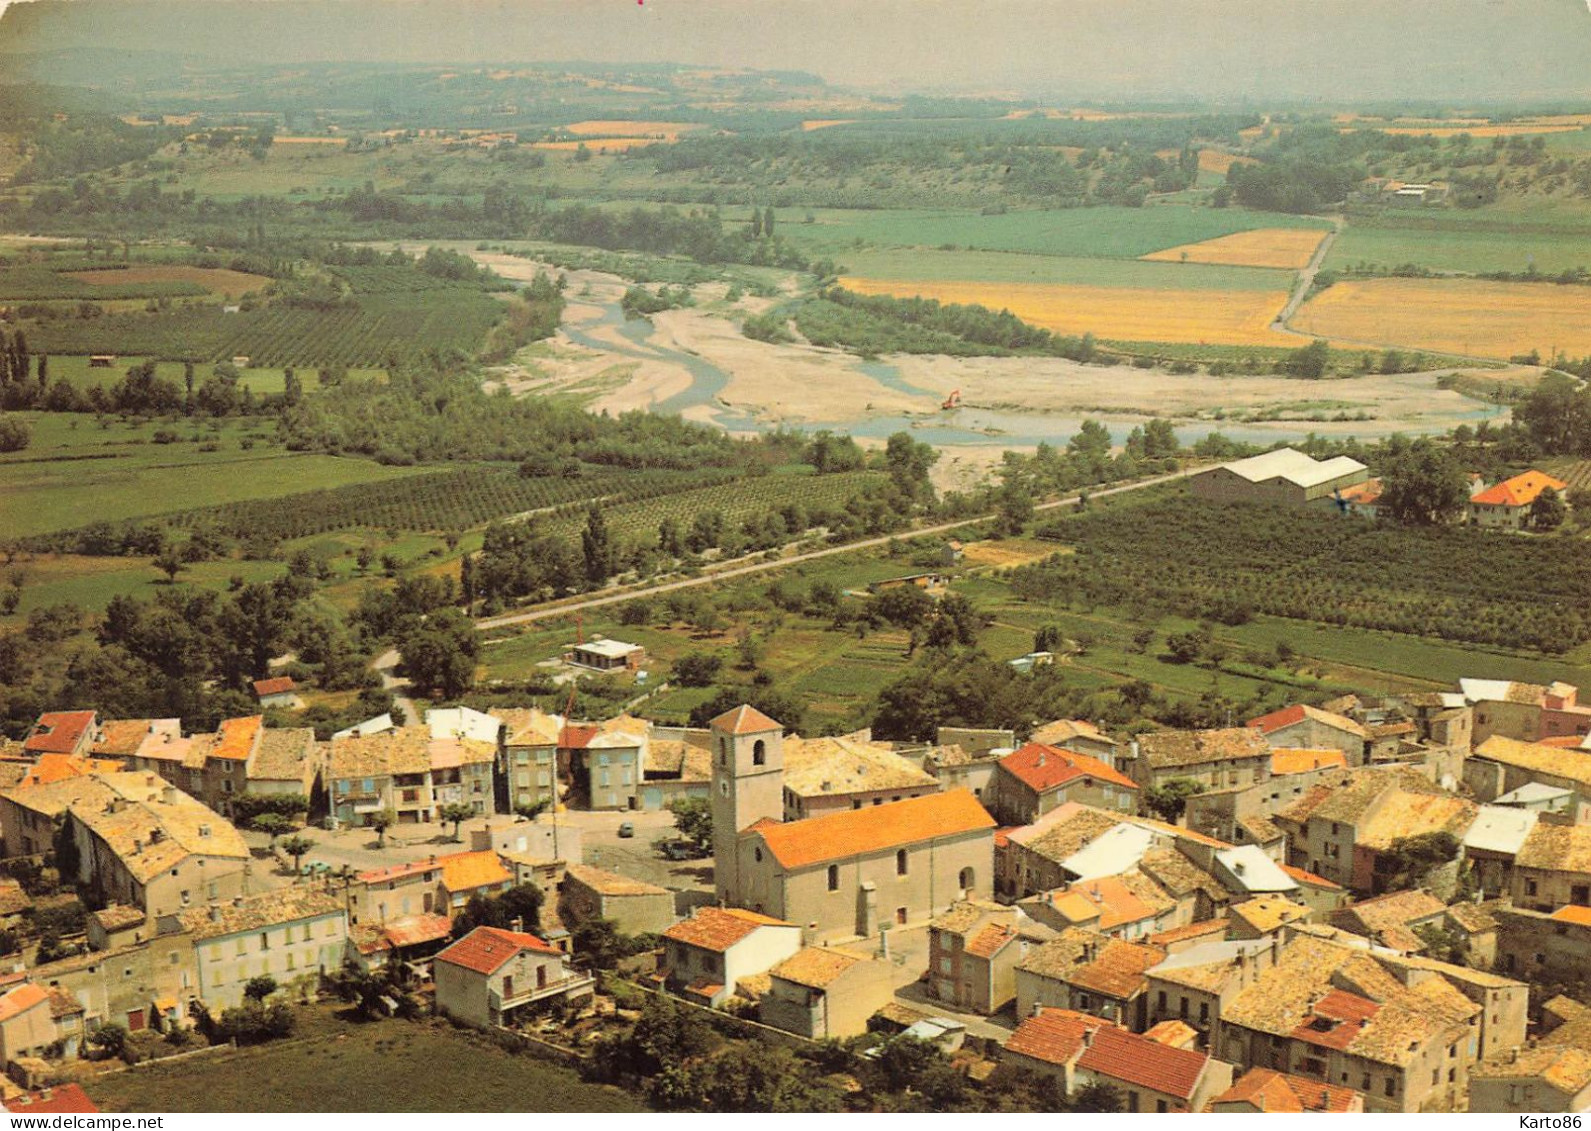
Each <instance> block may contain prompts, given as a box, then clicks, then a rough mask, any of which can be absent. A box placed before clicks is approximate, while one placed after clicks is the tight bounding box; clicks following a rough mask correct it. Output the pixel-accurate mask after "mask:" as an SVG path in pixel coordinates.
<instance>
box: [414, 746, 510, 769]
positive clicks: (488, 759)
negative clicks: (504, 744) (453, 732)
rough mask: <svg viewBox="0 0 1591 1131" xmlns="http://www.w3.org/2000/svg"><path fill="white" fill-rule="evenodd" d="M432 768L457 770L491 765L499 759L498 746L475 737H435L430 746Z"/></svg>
mask: <svg viewBox="0 0 1591 1131" xmlns="http://www.w3.org/2000/svg"><path fill="white" fill-rule="evenodd" d="M430 755H431V769H433V770H456V769H459V768H460V767H463V766H480V765H490V764H492V763H494V762H496V761H497V747H496V746H495V745H494V744H493V743H490V742H481V741H479V740H477V739H473V738H433V739H432V740H431V746H430Z"/></svg>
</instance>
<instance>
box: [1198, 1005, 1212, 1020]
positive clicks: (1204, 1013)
mask: <svg viewBox="0 0 1591 1131" xmlns="http://www.w3.org/2000/svg"><path fill="white" fill-rule="evenodd" d="M1209 1023H1210V1003H1209V1002H1207V1001H1201V1002H1200V1003H1199V1024H1201V1025H1208V1024H1209Z"/></svg>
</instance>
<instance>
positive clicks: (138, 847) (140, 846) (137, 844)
mask: <svg viewBox="0 0 1591 1131" xmlns="http://www.w3.org/2000/svg"><path fill="white" fill-rule="evenodd" d="M143 850H144V842H143V841H142V840H141V839H139V838H138V837H133V855H134V856H137V855H139V854H140V853H142V852H143Z"/></svg>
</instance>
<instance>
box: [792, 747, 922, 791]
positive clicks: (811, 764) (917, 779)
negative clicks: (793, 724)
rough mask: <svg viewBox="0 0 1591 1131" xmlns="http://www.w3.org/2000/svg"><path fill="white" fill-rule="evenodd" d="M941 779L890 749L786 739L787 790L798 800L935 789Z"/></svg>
mask: <svg viewBox="0 0 1591 1131" xmlns="http://www.w3.org/2000/svg"><path fill="white" fill-rule="evenodd" d="M937 784H938V779H937V778H935V777H934V776H933V775H932V774H928V773H924V772H923V771H922V769H920V768H919V767H918V766H916V765H914V764H913V763H911V762H909V761H907V760H906V759H905V758H902V757H901V756H900V755H899V754H896V753H895V752H894V751H892V750H890V749H889V747H887V746H883V745H880V744H879V743H876V742H860V741H858V740H856V739H852V738H787V739H785V742H784V787H785V788H786V789H788V790H790V791H791V792H792V793H794V794H796V795H797V796H799V797H821V796H823V795H825V794H830V793H836V794H838V793H860V792H863V791H871V790H878V789H932V788H934V787H935V786H936V785H937Z"/></svg>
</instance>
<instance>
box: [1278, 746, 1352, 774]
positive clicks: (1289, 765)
mask: <svg viewBox="0 0 1591 1131" xmlns="http://www.w3.org/2000/svg"><path fill="white" fill-rule="evenodd" d="M1347 768H1348V756H1347V755H1346V754H1344V753H1343V752H1342V751H1341V750H1293V749H1285V748H1280V749H1276V750H1272V751H1271V775H1272V776H1273V777H1285V776H1286V775H1288V774H1308V773H1314V772H1315V771H1317V770H1333V769H1335V770H1345V769H1347Z"/></svg>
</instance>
